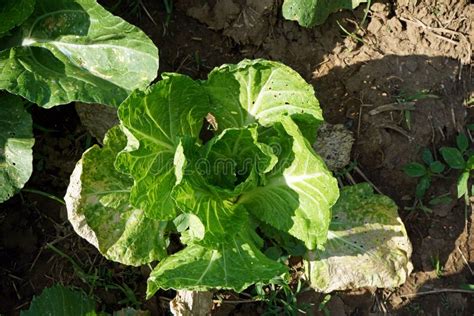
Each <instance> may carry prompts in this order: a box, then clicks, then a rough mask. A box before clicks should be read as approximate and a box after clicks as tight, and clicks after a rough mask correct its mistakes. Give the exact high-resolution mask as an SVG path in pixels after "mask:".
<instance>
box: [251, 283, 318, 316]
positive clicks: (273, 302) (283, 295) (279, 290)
mask: <svg viewBox="0 0 474 316" xmlns="http://www.w3.org/2000/svg"><path fill="white" fill-rule="evenodd" d="M289 281H290V280H288V278H281V277H279V278H274V279H273V280H272V281H271V282H270V284H268V285H265V284H263V283H258V284H256V285H255V291H256V293H257V295H256V296H255V299H257V300H261V301H263V302H265V303H266V304H267V306H266V310H265V312H264V313H263V315H267V316H270V315H299V314H301V313H303V314H304V313H306V312H307V311H308V310H309V308H310V305H308V304H299V303H298V299H297V296H298V294H300V293H302V292H304V291H305V290H308V288H306V289H305V288H303V287H302V285H303V282H302V281H301V280H299V279H298V281H297V284H296V286H295V287H294V289H293V288H292V287H291V286H290V285H289Z"/></svg>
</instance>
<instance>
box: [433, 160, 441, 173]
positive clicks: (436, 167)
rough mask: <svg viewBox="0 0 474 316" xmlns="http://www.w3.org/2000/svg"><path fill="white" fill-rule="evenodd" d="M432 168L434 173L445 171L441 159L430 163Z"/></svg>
mask: <svg viewBox="0 0 474 316" xmlns="http://www.w3.org/2000/svg"><path fill="white" fill-rule="evenodd" d="M430 170H431V172H433V173H441V172H443V171H444V164H443V163H442V162H441V161H438V160H436V161H435V162H433V163H432V164H431V165H430Z"/></svg>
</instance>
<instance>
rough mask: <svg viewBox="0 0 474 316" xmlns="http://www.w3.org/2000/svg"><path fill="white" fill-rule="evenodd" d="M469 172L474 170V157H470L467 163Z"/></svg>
mask: <svg viewBox="0 0 474 316" xmlns="http://www.w3.org/2000/svg"><path fill="white" fill-rule="evenodd" d="M466 169H467V170H474V155H471V156H469V159H468V160H467V163H466Z"/></svg>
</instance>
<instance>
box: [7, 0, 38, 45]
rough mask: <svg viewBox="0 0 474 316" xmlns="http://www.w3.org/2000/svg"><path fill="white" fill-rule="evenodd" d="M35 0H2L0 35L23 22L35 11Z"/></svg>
mask: <svg viewBox="0 0 474 316" xmlns="http://www.w3.org/2000/svg"><path fill="white" fill-rule="evenodd" d="M35 2H36V1H35V0H2V2H1V4H0V37H2V36H3V35H5V33H6V32H8V31H10V30H11V29H13V28H14V27H16V26H18V25H20V24H21V23H23V22H24V21H25V20H26V19H27V18H28V17H29V16H30V15H31V13H33V9H34V8H35Z"/></svg>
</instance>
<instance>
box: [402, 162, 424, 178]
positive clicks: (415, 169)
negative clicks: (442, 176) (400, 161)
mask: <svg viewBox="0 0 474 316" xmlns="http://www.w3.org/2000/svg"><path fill="white" fill-rule="evenodd" d="M403 171H404V172H405V173H406V174H407V175H408V176H410V177H421V176H424V175H425V174H426V168H425V166H423V165H422V164H420V163H418V162H412V163H409V164H407V165H405V166H403Z"/></svg>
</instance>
